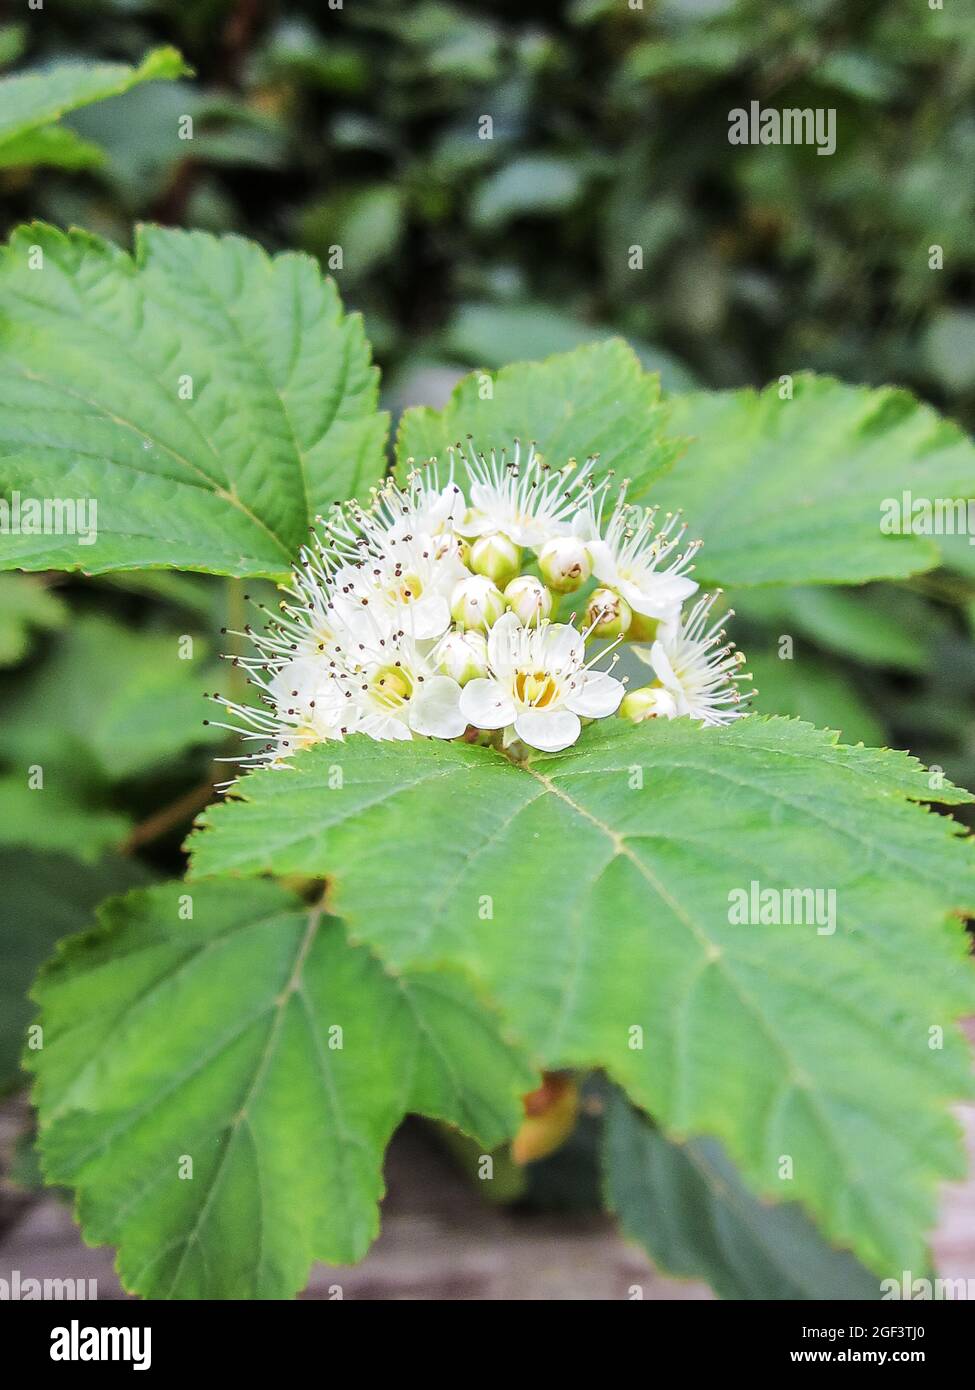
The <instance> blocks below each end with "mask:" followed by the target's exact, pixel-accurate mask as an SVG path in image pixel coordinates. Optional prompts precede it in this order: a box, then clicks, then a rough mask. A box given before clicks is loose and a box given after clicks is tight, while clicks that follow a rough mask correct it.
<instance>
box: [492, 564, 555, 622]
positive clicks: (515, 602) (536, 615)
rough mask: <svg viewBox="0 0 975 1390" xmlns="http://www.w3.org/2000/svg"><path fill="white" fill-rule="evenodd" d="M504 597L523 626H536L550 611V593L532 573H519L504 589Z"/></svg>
mask: <svg viewBox="0 0 975 1390" xmlns="http://www.w3.org/2000/svg"><path fill="white" fill-rule="evenodd" d="M504 597H505V600H506V602H507V604H508V607H509V608H510V609H511V611H512V613H515V614H516V615H517V616H518V617H519V618H520V619H521V621H522V622H523V623H524V625H525V627H537V626H538V624H539V623H540V622H541V620H542V619H543V618H547V617H548V616H549V614H550V613H551V611H552V595H551V594H550V593H549V591H548V589H546V587H545V585H544V584H543V583H542V581H541V580H540V579H536V578H535V576H534V575H533V574H520V575H519V576H518V578H517V579H512V581H511V583H510V584H509V585H508V587H507V588H506V589H505V591H504Z"/></svg>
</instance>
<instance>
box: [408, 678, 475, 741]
mask: <svg viewBox="0 0 975 1390" xmlns="http://www.w3.org/2000/svg"><path fill="white" fill-rule="evenodd" d="M410 728H411V729H412V730H413V732H414V733H415V734H429V735H430V736H431V737H432V738H459V737H460V735H461V734H462V733H463V732H464V730H465V729H466V728H467V719H466V718H465V717H464V715H463V714H461V712H460V686H459V685H458V684H457V682H456V681H455V680H451V678H450V677H449V676H427V678H426V680H425V681H424V682H423V685H422V686H421V687H420V691H419V693H418V694H417V695H415V696H414V697H413V699H412V700H411V701H410Z"/></svg>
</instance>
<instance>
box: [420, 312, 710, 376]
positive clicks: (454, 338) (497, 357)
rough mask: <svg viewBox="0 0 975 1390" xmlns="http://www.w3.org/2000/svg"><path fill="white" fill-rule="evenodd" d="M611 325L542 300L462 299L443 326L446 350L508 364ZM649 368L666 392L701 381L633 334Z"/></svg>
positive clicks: (565, 348)
mask: <svg viewBox="0 0 975 1390" xmlns="http://www.w3.org/2000/svg"><path fill="white" fill-rule="evenodd" d="M608 332H609V330H608V329H607V328H606V327H605V325H603V326H602V327H600V326H599V325H597V324H594V323H588V322H586V321H584V320H583V319H580V318H578V317H577V316H576V315H574V314H569V313H566V311H565V310H564V309H557V308H555V307H554V306H553V305H551V304H546V303H544V302H541V301H539V300H531V301H529V302H527V303H526V302H524V301H519V303H517V304H483V303H466V304H461V305H460V307H459V308H458V310H457V312H456V314H455V315H454V317H453V318H452V319H451V320H450V322H449V323H448V325H447V327H446V329H445V330H444V346H445V349H446V351H447V352H448V353H450V354H451V355H454V356H457V357H459V358H460V360H461V361H463V362H468V363H478V364H479V365H481V366H484V367H490V368H492V369H493V368H495V367H505V366H507V365H508V363H509V362H511V361H513V360H515V359H522V360H527V359H530V358H531V359H533V358H536V357H549V356H551V355H552V354H553V353H556V352H572V351H573V350H574V349H575V348H578V347H582V346H584V345H585V344H586V343H594V342H599V341H601V340H603V339H605V338H606V335H607V333H608ZM629 344H630V347H632V349H633V351H634V352H635V353H636V355H637V357H638V358H639V359H640V361H641V363H642V364H643V367H644V369H645V370H646V371H648V372H656V373H657V374H658V375H659V377H660V385H661V386H662V388H663V389H664V390H665V391H690V390H691V389H692V388H693V387H694V386H695V385H696V384H697V383H696V382H695V381H694V380H693V378H692V377H691V374H690V372H689V371H688V369H687V367H686V366H685V365H684V364H683V363H682V362H680V361H678V359H677V358H676V357H673V356H672V355H671V354H670V353H669V352H666V351H665V350H664V349H663V348H660V347H657V346H656V345H655V344H652V343H644V342H640V341H638V340H636V339H634V338H632V337H631V338H630V339H629Z"/></svg>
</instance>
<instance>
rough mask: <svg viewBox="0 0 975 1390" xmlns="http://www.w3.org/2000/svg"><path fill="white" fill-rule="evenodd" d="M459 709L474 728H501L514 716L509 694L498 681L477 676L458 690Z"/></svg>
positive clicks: (512, 703)
mask: <svg viewBox="0 0 975 1390" xmlns="http://www.w3.org/2000/svg"><path fill="white" fill-rule="evenodd" d="M460 711H461V714H462V715H463V716H464V718H465V720H466V721H467V723H468V724H473V725H474V727H475V729H503V728H504V726H505V725H506V724H510V723H511V722H512V720H513V719H514V717H515V706H514V702H513V700H512V699H511V696H510V695H509V694H508V692H507V691H506V690H505V688H504V686H503V685H501V684H500V682H499V681H491V680H485V678H484V677H483V676H478V677H476V679H474V680H472V681H468V682H467V684H466V685H465V686H464V688H463V690H462V691H461V692H460Z"/></svg>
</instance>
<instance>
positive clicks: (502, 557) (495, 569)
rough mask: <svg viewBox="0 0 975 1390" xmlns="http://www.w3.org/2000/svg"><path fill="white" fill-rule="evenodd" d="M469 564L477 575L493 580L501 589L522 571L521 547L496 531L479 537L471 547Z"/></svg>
mask: <svg viewBox="0 0 975 1390" xmlns="http://www.w3.org/2000/svg"><path fill="white" fill-rule="evenodd" d="M467 563H468V564H469V565H470V567H471V569H472V570H473V571H474V573H475V574H483V575H484V576H485V578H487V579H493V581H494V583H495V584H497V586H498V588H499V589H503V588H504V586H505V585H506V584H507V583H509V581H510V580H512V579H514V577H515V575H516V574H517V573H518V571H519V570H520V569H521V546H520V545H515V543H514V541H512V540H509V539H508V537H507V536H503V535H502V534H501V532H500V531H496V532H495V533H494V534H493V535H490V536H478V538H477V540H476V541H474V542H473V543H472V545H471V551H470V556H469V558H468V561H467Z"/></svg>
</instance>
